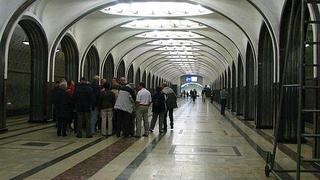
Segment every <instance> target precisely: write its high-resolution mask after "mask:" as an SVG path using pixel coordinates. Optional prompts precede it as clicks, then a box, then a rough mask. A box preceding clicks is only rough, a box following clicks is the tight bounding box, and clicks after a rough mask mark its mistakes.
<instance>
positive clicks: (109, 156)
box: [54, 138, 136, 180]
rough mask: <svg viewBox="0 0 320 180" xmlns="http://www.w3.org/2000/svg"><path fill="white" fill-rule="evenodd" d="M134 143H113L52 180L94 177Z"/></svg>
mask: <svg viewBox="0 0 320 180" xmlns="http://www.w3.org/2000/svg"><path fill="white" fill-rule="evenodd" d="M135 141H136V139H135V138H123V139H120V140H119V141H117V142H115V143H113V144H112V145H110V146H108V147H107V148H105V149H103V150H101V151H100V152H98V153H97V154H95V155H93V156H91V157H90V158H88V159H86V160H84V161H82V162H81V163H79V164H77V165H76V166H74V167H72V168H70V169H68V170H67V171H65V172H64V173H62V174H60V175H59V176H57V177H55V178H54V180H60V179H61V180H62V179H88V178H89V177H91V176H92V175H94V174H95V173H96V172H97V171H98V170H100V169H101V168H102V167H104V166H105V165H106V164H108V163H109V162H110V161H112V160H113V159H114V158H115V157H117V156H118V155H119V154H121V153H122V152H124V151H125V150H126V149H127V148H128V147H130V146H131V145H132V144H133V143H134V142H135Z"/></svg>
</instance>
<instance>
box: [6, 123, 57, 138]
mask: <svg viewBox="0 0 320 180" xmlns="http://www.w3.org/2000/svg"><path fill="white" fill-rule="evenodd" d="M54 126H55V125H54V124H53V125H51V126H47V127H43V128H39V129H33V130H30V131H25V132H22V133H18V134H13V135H10V136H5V137H1V138H0V140H4V139H8V138H12V137H16V136H20V135H24V134H29V133H33V132H36V131H40V130H44V129H49V128H52V127H54ZM30 128H31V127H30ZM23 129H27V128H23ZM20 130H21V129H20ZM12 131H18V130H12ZM12 131H10V132H12Z"/></svg>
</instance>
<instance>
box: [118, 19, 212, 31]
mask: <svg viewBox="0 0 320 180" xmlns="http://www.w3.org/2000/svg"><path fill="white" fill-rule="evenodd" d="M121 27H125V28H133V29H154V30H157V29H158V30H163V29H202V28H206V26H205V25H203V24H200V23H196V22H193V21H190V20H177V19H145V20H134V21H132V22H129V23H127V24H124V25H122V26H121Z"/></svg>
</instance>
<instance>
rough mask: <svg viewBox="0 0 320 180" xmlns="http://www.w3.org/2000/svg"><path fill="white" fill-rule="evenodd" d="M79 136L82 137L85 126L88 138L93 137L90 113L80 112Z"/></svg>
mask: <svg viewBox="0 0 320 180" xmlns="http://www.w3.org/2000/svg"><path fill="white" fill-rule="evenodd" d="M77 114H78V122H77V133H78V134H77V136H78V137H82V129H83V127H84V126H85V129H86V137H90V136H91V121H90V120H91V119H90V112H78V113H77Z"/></svg>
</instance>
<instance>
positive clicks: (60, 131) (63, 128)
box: [57, 117, 68, 136]
mask: <svg viewBox="0 0 320 180" xmlns="http://www.w3.org/2000/svg"><path fill="white" fill-rule="evenodd" d="M67 124H68V119H67V118H63V117H57V135H58V136H61V135H64V136H65V135H67Z"/></svg>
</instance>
